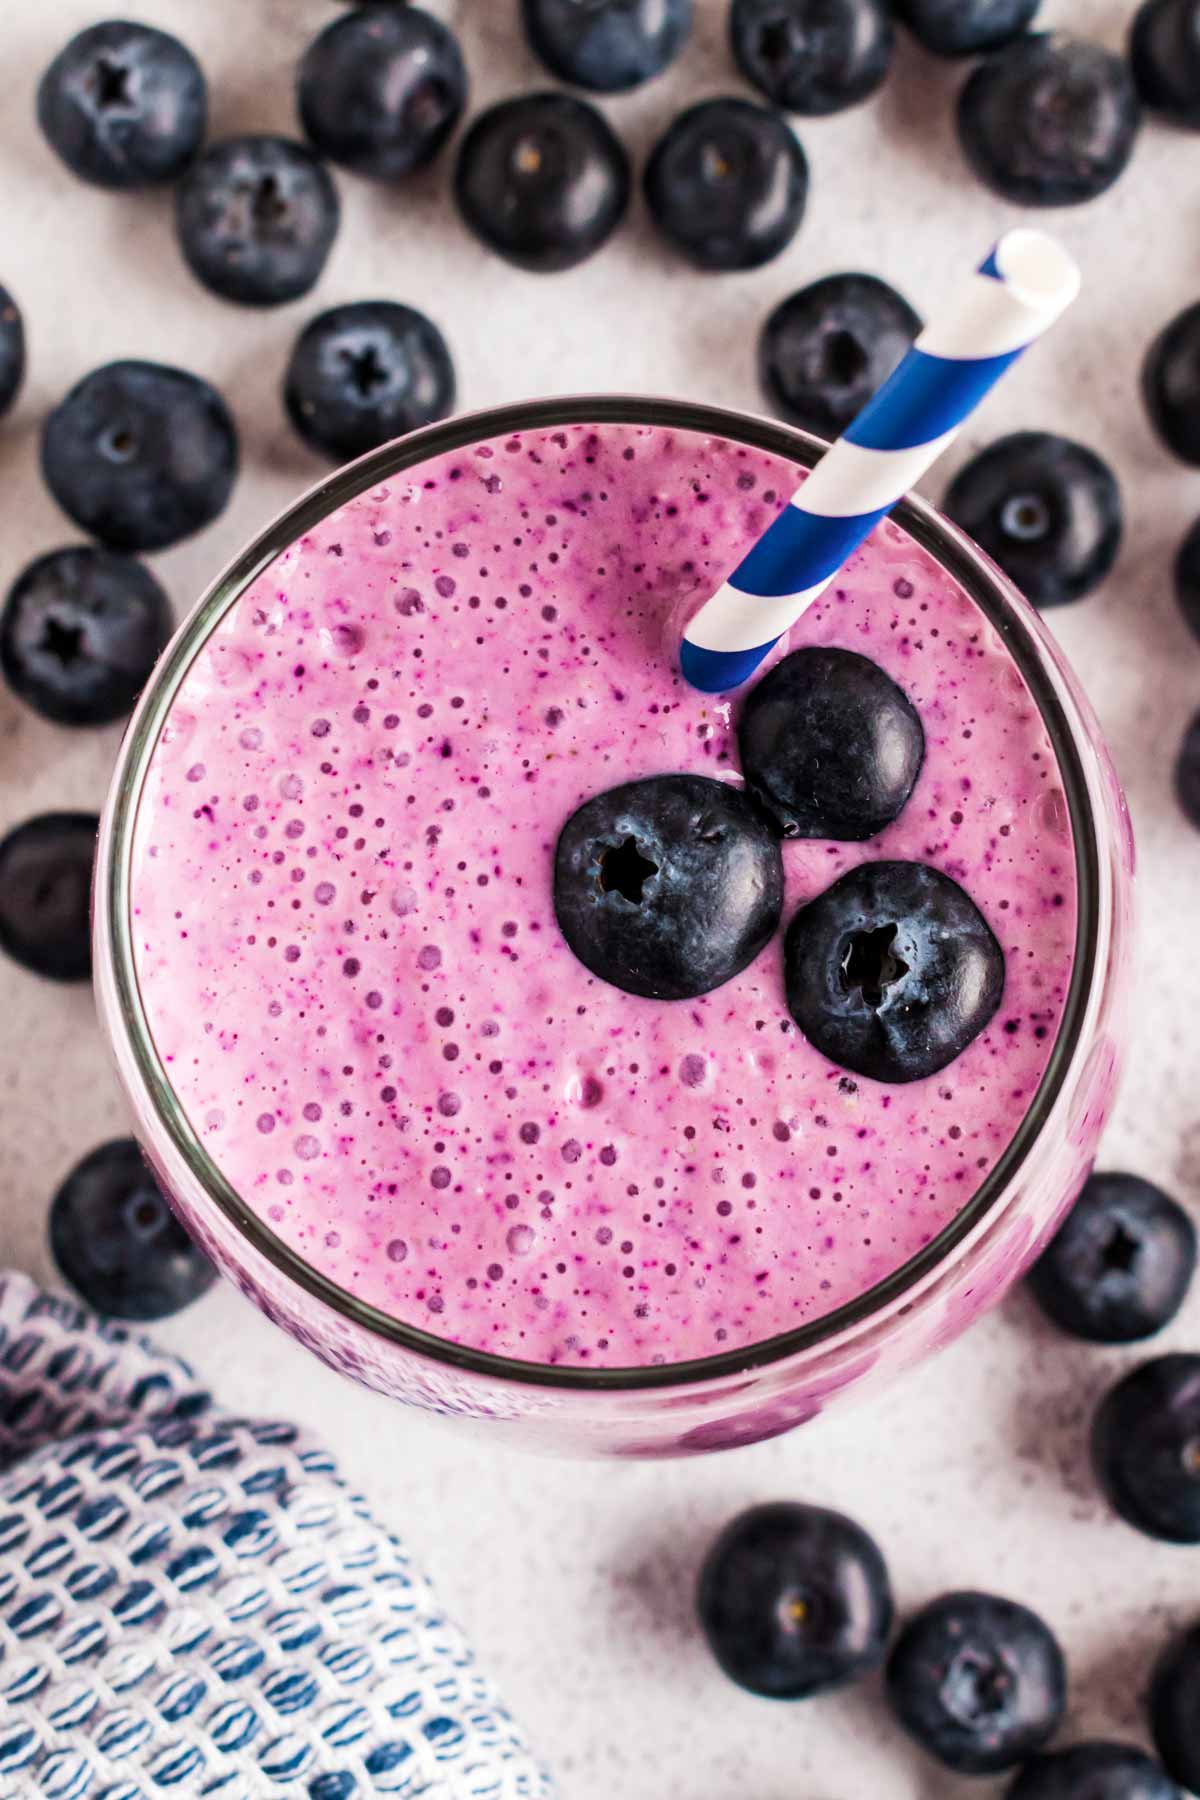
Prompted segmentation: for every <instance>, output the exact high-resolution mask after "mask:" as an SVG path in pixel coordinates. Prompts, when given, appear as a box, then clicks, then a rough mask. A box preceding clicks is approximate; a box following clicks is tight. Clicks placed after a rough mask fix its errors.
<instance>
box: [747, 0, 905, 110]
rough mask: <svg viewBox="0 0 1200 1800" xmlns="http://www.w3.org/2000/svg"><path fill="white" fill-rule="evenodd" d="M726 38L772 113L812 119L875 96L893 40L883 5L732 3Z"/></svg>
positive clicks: (863, 0)
mask: <svg viewBox="0 0 1200 1800" xmlns="http://www.w3.org/2000/svg"><path fill="white" fill-rule="evenodd" d="M729 36H730V42H731V44H732V46H733V55H734V60H735V61H736V63H737V65H738V68H739V69H740V70H741V71H742V74H743V75H744V76H745V77H746V80H747V81H749V82H752V83H753V85H754V86H755V87H756V88H758V90H759V92H760V93H763V94H765V95H766V97H767V99H768V100H769V101H770V102H771V104H772V105H773V106H781V107H783V109H784V111H785V112H795V113H808V114H810V115H812V116H814V117H819V116H820V115H821V114H823V113H835V112H842V111H843V110H844V108H846V107H847V106H856V105H857V104H858V102H859V101H860V100H866V99H867V98H868V97H869V96H870V95H871V94H873V93H875V91H876V90H877V88H879V87H880V86H881V85H882V83H883V79H884V76H885V75H886V74H887V72H888V67H889V65H890V63H891V60H892V47H893V43H894V40H895V33H894V31H893V28H892V15H891V12H890V10H889V8H888V6H887V4H886V0H733V6H732V8H731V10H730V14H729Z"/></svg>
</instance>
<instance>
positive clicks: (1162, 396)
mask: <svg viewBox="0 0 1200 1800" xmlns="http://www.w3.org/2000/svg"><path fill="white" fill-rule="evenodd" d="M1142 393H1143V395H1144V396H1145V401H1146V407H1147V410H1148V411H1149V414H1150V421H1151V423H1152V424H1153V426H1154V428H1155V430H1156V431H1157V432H1158V435H1159V436H1160V437H1161V438H1162V440H1163V443H1164V444H1165V445H1166V446H1167V448H1168V450H1172V451H1174V453H1175V455H1176V456H1177V457H1178V458H1179V459H1180V461H1181V462H1185V463H1191V464H1192V466H1193V467H1194V468H1195V467H1200V300H1197V301H1195V302H1193V304H1192V305H1191V306H1185V307H1184V309H1183V311H1182V312H1181V313H1178V314H1177V315H1176V317H1175V318H1173V319H1172V320H1171V322H1170V324H1169V325H1167V326H1166V327H1165V328H1164V330H1163V331H1161V332H1160V333H1159V335H1158V337H1156V338H1155V340H1154V342H1153V343H1152V344H1151V346H1150V348H1149V350H1148V351H1147V352H1146V360H1145V362H1144V363H1143V364H1142Z"/></svg>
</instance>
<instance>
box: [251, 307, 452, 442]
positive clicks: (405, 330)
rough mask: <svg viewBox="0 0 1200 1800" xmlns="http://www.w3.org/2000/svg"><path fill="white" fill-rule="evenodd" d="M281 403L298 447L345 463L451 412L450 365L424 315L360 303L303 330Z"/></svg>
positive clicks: (332, 312) (320, 317) (435, 330)
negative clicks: (301, 444) (298, 438)
mask: <svg viewBox="0 0 1200 1800" xmlns="http://www.w3.org/2000/svg"><path fill="white" fill-rule="evenodd" d="M283 397H284V404H285V406H286V407H287V410H288V416H289V417H290V419H291V421H292V424H293V425H294V426H295V427H296V430H297V431H298V432H299V433H300V436H301V437H302V438H303V439H304V440H305V442H306V443H308V444H310V445H311V446H312V448H313V449H314V450H317V451H319V452H320V453H321V454H322V455H323V456H328V457H330V458H331V459H332V460H333V461H334V462H346V461H348V460H349V459H350V458H351V457H353V456H361V455H362V454H363V453H364V451H367V450H373V449H374V448H375V447H376V445H377V444H386V443H387V442H388V440H389V439H390V438H395V437H400V436H401V435H402V433H404V432H406V431H415V430H416V428H417V427H418V426H419V425H428V424H430V423H432V421H433V420H434V419H444V418H445V416H446V414H447V413H448V412H452V411H453V410H454V364H453V363H452V362H451V360H450V352H449V350H448V349H447V348H446V340H445V338H444V337H443V336H442V334H441V332H440V331H439V330H438V328H437V326H436V325H435V324H434V323H433V321H432V319H427V318H426V317H425V314H424V313H422V312H418V311H417V310H416V308H415V307H412V306H402V305H400V304H399V302H398V301H395V300H360V301H358V302H355V303H353V304H351V305H348V306H334V307H331V308H330V309H329V311H328V312H323V313H320V314H318V316H317V317H316V318H315V319H312V320H310V321H309V323H308V324H307V325H306V326H305V327H304V330H303V331H302V332H301V333H300V336H299V338H298V339H297V341H296V345H295V348H294V349H293V351H292V355H291V360H290V361H289V363H288V367H287V374H286V376H285V377H284V384H283Z"/></svg>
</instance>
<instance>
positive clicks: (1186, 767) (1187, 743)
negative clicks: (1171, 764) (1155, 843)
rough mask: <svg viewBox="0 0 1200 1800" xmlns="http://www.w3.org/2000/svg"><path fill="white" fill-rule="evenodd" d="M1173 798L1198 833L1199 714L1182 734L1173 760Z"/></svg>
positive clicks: (1199, 787)
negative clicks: (1181, 739) (1177, 751)
mask: <svg viewBox="0 0 1200 1800" xmlns="http://www.w3.org/2000/svg"><path fill="white" fill-rule="evenodd" d="M1175 797H1176V799H1177V800H1178V801H1179V804H1180V806H1181V807H1182V809H1183V812H1184V814H1185V816H1186V817H1187V819H1188V821H1189V823H1191V824H1192V825H1194V826H1195V827H1196V829H1197V830H1198V831H1200V713H1197V714H1196V716H1195V718H1194V719H1193V720H1192V722H1191V724H1190V725H1189V726H1188V728H1187V730H1186V731H1185V732H1184V734H1183V742H1182V743H1181V744H1180V746H1179V755H1178V756H1177V757H1176V759H1175Z"/></svg>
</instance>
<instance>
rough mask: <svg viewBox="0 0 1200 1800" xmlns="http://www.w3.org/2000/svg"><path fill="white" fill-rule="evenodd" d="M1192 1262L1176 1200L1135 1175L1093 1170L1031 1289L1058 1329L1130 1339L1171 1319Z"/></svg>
mask: <svg viewBox="0 0 1200 1800" xmlns="http://www.w3.org/2000/svg"><path fill="white" fill-rule="evenodd" d="M1195 1267H1196V1229H1195V1226H1194V1225H1193V1224H1192V1221H1191V1220H1190V1219H1189V1218H1188V1216H1187V1214H1186V1213H1185V1212H1184V1210H1183V1208H1182V1207H1181V1206H1180V1205H1179V1204H1178V1203H1177V1202H1176V1201H1174V1200H1172V1199H1171V1198H1170V1197H1169V1196H1168V1195H1167V1194H1164V1193H1163V1191H1162V1189H1161V1188H1157V1187H1155V1186H1154V1184H1153V1182H1150V1181H1143V1180H1142V1179H1141V1177H1140V1176H1138V1175H1118V1174H1108V1175H1093V1176H1092V1177H1091V1178H1090V1180H1088V1181H1087V1182H1085V1184H1084V1188H1083V1192H1082V1193H1081V1194H1080V1196H1079V1198H1078V1200H1077V1201H1076V1202H1075V1205H1074V1206H1073V1207H1072V1209H1071V1211H1070V1213H1068V1215H1067V1218H1066V1221H1065V1223H1064V1224H1063V1225H1061V1226H1060V1227H1059V1230H1058V1232H1057V1233H1056V1234H1055V1236H1054V1237H1053V1238H1052V1239H1051V1241H1050V1244H1049V1245H1048V1247H1047V1248H1046V1249H1045V1250H1044V1251H1043V1252H1042V1255H1041V1256H1040V1257H1039V1258H1038V1260H1037V1262H1036V1263H1035V1264H1034V1265H1033V1268H1032V1269H1031V1270H1030V1272H1029V1286H1030V1288H1031V1289H1032V1292H1033V1295H1034V1298H1035V1299H1036V1300H1037V1302H1038V1304H1039V1305H1040V1306H1041V1308H1042V1310H1043V1312H1045V1313H1047V1314H1048V1315H1049V1317H1050V1318H1052V1319H1053V1320H1054V1322H1055V1324H1056V1325H1061V1326H1062V1328H1063V1330H1064V1331H1069V1332H1071V1333H1072V1334H1073V1335H1074V1336H1075V1337H1081V1338H1087V1339H1089V1340H1090V1341H1091V1342H1092V1343H1095V1344H1131V1343H1134V1342H1135V1341H1136V1340H1137V1339H1138V1338H1145V1337H1150V1336H1151V1335H1152V1333H1154V1332H1156V1331H1161V1330H1162V1327H1163V1326H1164V1325H1166V1324H1168V1323H1169V1321H1170V1320H1171V1319H1173V1318H1174V1317H1175V1314H1176V1313H1177V1312H1178V1311H1179V1308H1180V1307H1181V1306H1182V1305H1183V1301H1184V1296H1185V1295H1186V1293H1187V1290H1188V1286H1189V1284H1190V1282H1191V1279H1192V1275H1193V1273H1194V1271H1195Z"/></svg>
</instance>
